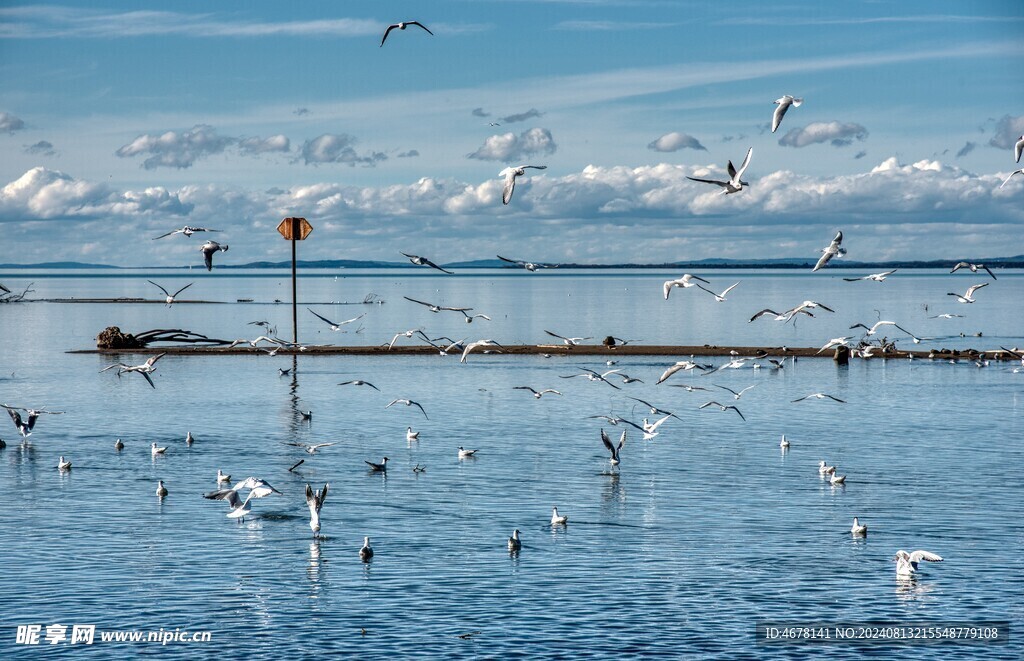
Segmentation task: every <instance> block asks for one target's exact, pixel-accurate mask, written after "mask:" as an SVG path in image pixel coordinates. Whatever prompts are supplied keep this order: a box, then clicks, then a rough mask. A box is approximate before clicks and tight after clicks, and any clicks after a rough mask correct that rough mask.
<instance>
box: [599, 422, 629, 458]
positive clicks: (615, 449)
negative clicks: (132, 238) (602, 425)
mask: <svg viewBox="0 0 1024 661" xmlns="http://www.w3.org/2000/svg"><path fill="white" fill-rule="evenodd" d="M601 442H602V443H604V446H605V447H606V448H608V451H609V452H611V453H612V458H611V465H612V466H618V465H619V450H621V449H622V446H623V445H625V444H626V430H625V429H623V430H622V436H620V437H619V444H618V445H612V439H610V438H608V434H606V433H604V429H602V430H601Z"/></svg>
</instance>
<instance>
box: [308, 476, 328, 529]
mask: <svg viewBox="0 0 1024 661" xmlns="http://www.w3.org/2000/svg"><path fill="white" fill-rule="evenodd" d="M328 487H330V485H329V484H324V488H323V489H319V490H318V491H317V492H316V493H313V488H312V487H310V486H309V484H308V483H307V484H306V505H308V506H309V527H310V529H311V530H312V531H313V536H314V537H319V536H320V508H321V507H323V506H324V501H325V500H327V489H328Z"/></svg>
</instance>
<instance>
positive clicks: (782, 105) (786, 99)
mask: <svg viewBox="0 0 1024 661" xmlns="http://www.w3.org/2000/svg"><path fill="white" fill-rule="evenodd" d="M803 102H804V100H803V99H794V98H793V97H792V96H791V95H789V94H786V95H784V96H783V97H782V98H781V99H776V100H775V101H774V103H775V104H776V105H778V106H779V107H778V108H776V109H775V112H774V113H772V133H775V131H777V130H778V129H779V124H781V123H782V118H783V117H785V116H786V111H787V110H789V107H790V106H793V107H794V108H799V107H800V106H801V104H803Z"/></svg>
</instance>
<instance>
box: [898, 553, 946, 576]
mask: <svg viewBox="0 0 1024 661" xmlns="http://www.w3.org/2000/svg"><path fill="white" fill-rule="evenodd" d="M894 560H896V576H897V577H898V578H911V577H912V576H913V575H914V574H915V573H916V572H917V570H918V563H920V562H921V561H922V560H927V561H928V562H942V558H941V557H939V556H938V555H936V554H934V553H932V552H931V551H914V552H912V553H907V552H906V551H904V550H903V549H900V550H899V551H896V557H895V558H894Z"/></svg>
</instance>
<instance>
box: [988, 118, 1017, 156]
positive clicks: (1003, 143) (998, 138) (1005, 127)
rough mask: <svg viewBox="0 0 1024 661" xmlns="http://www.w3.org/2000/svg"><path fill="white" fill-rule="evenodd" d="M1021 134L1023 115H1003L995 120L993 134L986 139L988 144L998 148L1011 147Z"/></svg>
mask: <svg viewBox="0 0 1024 661" xmlns="http://www.w3.org/2000/svg"><path fill="white" fill-rule="evenodd" d="M1022 134H1024V115H1021V116H1020V117H1011V116H1010V115H1003V116H1002V118H1000V120H999V121H998V122H996V132H995V135H993V136H992V138H991V139H990V140H989V141H988V144H989V145H991V146H992V147H998V148H1000V149H1012V148H1013V146H1014V145H1015V144H1017V140H1018V139H1020V136H1021V135H1022Z"/></svg>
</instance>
